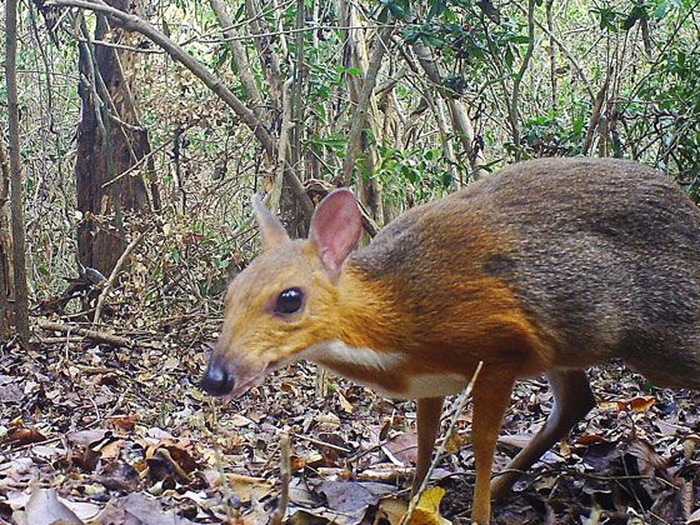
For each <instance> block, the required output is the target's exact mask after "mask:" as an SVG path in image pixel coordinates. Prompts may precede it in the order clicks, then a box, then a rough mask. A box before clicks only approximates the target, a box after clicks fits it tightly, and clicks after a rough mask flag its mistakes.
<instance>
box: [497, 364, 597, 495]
mask: <svg viewBox="0 0 700 525" xmlns="http://www.w3.org/2000/svg"><path fill="white" fill-rule="evenodd" d="M547 380H548V381H549V384H550V386H551V388H552V391H553V393H554V407H552V412H551V413H550V414H549V417H548V418H547V421H546V422H545V424H544V426H543V427H542V428H541V429H540V431H539V432H538V433H537V434H536V435H535V436H534V437H533V438H532V440H531V441H530V442H529V443H528V444H527V446H526V447H525V448H524V449H523V450H521V451H520V453H518V455H517V456H515V458H513V461H511V463H510V465H508V468H507V471H506V472H504V473H503V474H501V475H498V476H497V477H496V479H494V481H493V483H492V484H491V494H492V497H493V499H499V498H502V497H504V496H505V495H506V494H507V493H508V492H509V491H510V488H511V487H512V486H513V483H515V482H516V481H517V479H518V477H519V476H520V473H521V472H523V471H526V470H528V469H529V468H530V467H531V466H532V465H533V464H534V463H535V462H536V461H537V460H538V459H540V458H541V457H542V454H544V453H545V452H546V451H547V450H549V448H550V447H551V446H552V445H554V444H555V443H557V442H558V441H559V440H560V439H562V438H563V437H564V436H565V435H566V434H567V433H568V432H569V431H570V430H571V428H572V427H573V426H574V425H575V424H576V423H577V422H578V421H580V420H581V419H583V417H584V416H585V415H586V414H588V412H589V411H590V410H591V409H592V408H593V407H594V406H595V398H594V397H593V392H591V387H590V384H589V383H588V378H587V377H586V373H585V372H584V371H583V370H556V369H555V370H550V371H549V372H548V373H547Z"/></svg>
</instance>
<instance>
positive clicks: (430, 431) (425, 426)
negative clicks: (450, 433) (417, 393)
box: [411, 397, 445, 494]
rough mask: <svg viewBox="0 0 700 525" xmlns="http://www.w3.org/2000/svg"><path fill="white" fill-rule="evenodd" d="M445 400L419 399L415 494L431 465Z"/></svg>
mask: <svg viewBox="0 0 700 525" xmlns="http://www.w3.org/2000/svg"><path fill="white" fill-rule="evenodd" d="M444 400H445V398H444V397H425V398H422V399H419V400H418V412H417V414H416V419H417V422H418V462H417V464H416V475H415V476H414V477H413V486H412V490H411V492H412V493H413V494H415V493H416V491H417V490H418V487H420V484H421V483H422V482H423V478H425V475H426V474H427V473H428V468H429V467H430V459H431V457H432V452H433V448H434V447H435V439H436V438H437V433H438V427H439V426H440V415H441V414H442V403H443V401H444Z"/></svg>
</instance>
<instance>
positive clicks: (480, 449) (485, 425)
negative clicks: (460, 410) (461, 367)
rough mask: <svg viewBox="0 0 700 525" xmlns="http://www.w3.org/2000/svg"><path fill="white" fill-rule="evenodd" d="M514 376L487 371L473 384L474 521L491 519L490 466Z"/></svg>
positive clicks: (481, 524)
mask: <svg viewBox="0 0 700 525" xmlns="http://www.w3.org/2000/svg"><path fill="white" fill-rule="evenodd" d="M514 383H515V376H514V375H509V374H507V373H504V372H503V371H501V372H500V373H499V372H490V371H484V372H482V374H481V376H480V377H479V379H478V380H477V383H476V386H475V388H474V436H473V442H474V456H475V460H476V487H475V489H474V506H473V507H472V523H476V524H478V525H488V523H489V520H490V519H491V487H490V481H491V469H492V467H493V455H494V453H495V452H496V441H497V440H498V433H499V432H500V430H501V425H502V424H503V415H504V414H505V411H506V408H508V404H509V403H510V395H511V392H512V390H513V384H514Z"/></svg>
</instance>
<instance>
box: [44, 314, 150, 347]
mask: <svg viewBox="0 0 700 525" xmlns="http://www.w3.org/2000/svg"><path fill="white" fill-rule="evenodd" d="M37 325H38V326H39V328H41V329H42V330H51V331H54V332H61V333H64V334H69V335H70V334H76V335H80V336H82V337H84V338H85V339H90V340H91V341H95V342H98V343H107V344H110V345H114V346H122V347H124V348H135V347H139V346H140V347H144V348H159V347H157V346H156V345H153V344H149V343H139V342H138V341H135V340H134V339H131V338H127V337H120V336H118V335H114V334H110V333H107V332H102V331H99V330H89V329H87V328H80V327H77V326H73V325H68V324H63V323H55V322H53V321H45V320H43V319H39V320H38V321H37Z"/></svg>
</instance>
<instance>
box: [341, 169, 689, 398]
mask: <svg viewBox="0 0 700 525" xmlns="http://www.w3.org/2000/svg"><path fill="white" fill-rule="evenodd" d="M354 260H355V262H356V263H357V264H359V265H360V266H362V267H363V268H364V269H365V270H366V271H368V272H370V273H371V274H372V275H374V276H375V277H376V278H377V279H379V280H383V281H385V282H391V283H393V286H394V287H395V288H397V287H400V286H401V285H400V283H399V281H401V282H404V283H405V285H407V286H405V285H404V287H405V288H406V290H407V294H408V296H407V299H406V300H407V301H409V302H411V303H412V304H413V305H414V306H413V309H414V310H415V311H416V312H417V315H419V316H420V315H421V314H425V316H426V317H427V318H429V319H430V322H434V320H435V319H436V318H439V317H440V313H439V312H436V311H435V310H436V308H437V307H436V305H445V310H444V313H445V315H450V316H454V315H455V314H456V313H459V312H460V303H461V304H462V305H464V303H468V302H472V303H474V304H476V303H478V301H479V300H481V299H480V298H479V297H476V298H475V297H474V291H473V290H474V287H470V286H466V287H465V286H464V283H465V282H469V281H473V280H475V279H476V280H483V276H484V275H487V276H490V277H493V278H495V279H497V280H499V281H501V282H505V283H506V284H507V286H508V288H509V289H510V290H512V292H513V293H514V295H515V296H516V297H517V299H518V300H519V302H520V304H521V307H522V309H523V310H524V312H525V315H526V316H527V318H528V319H530V320H531V322H532V324H533V325H534V326H535V327H536V329H537V330H538V333H539V335H540V337H541V338H542V340H543V341H545V342H546V344H547V345H548V346H549V347H550V348H551V349H552V352H553V353H554V356H555V357H554V363H553V364H554V365H555V366H562V367H568V366H573V367H582V366H587V365H589V364H592V363H595V362H600V361H604V360H606V359H608V358H611V357H623V358H624V359H625V360H626V361H628V362H629V363H630V364H632V365H633V366H635V367H636V368H638V369H639V370H640V371H641V372H643V373H644V374H645V375H647V377H649V378H650V379H651V380H653V381H656V382H658V383H660V384H663V385H684V386H696V387H700V376H699V375H698V374H697V371H698V370H700V211H698V209H697V207H696V206H695V205H694V204H693V203H692V202H691V201H690V200H689V199H688V198H687V197H685V196H684V195H683V194H682V193H681V191H680V189H679V188H678V187H677V185H676V184H675V182H673V181H672V180H671V179H670V178H668V177H666V176H664V175H662V174H660V173H658V172H657V171H654V170H652V169H649V168H645V167H643V166H641V165H639V164H637V163H633V162H627V161H621V160H612V159H605V160H603V159H585V158H583V159H546V160H538V161H529V162H525V163H520V164H516V165H514V166H512V167H509V168H506V169H504V170H503V171H501V172H499V173H497V174H494V175H490V176H487V177H485V178H484V179H483V180H482V181H480V182H478V183H475V184H473V185H471V186H470V187H469V188H467V189H465V190H463V191H461V192H458V193H456V194H454V195H452V196H450V197H448V198H446V199H443V200H442V201H436V202H433V203H430V204H427V205H425V206H421V207H418V208H415V209H414V210H411V211H409V212H407V213H406V214H404V215H402V216H401V217H399V218H398V219H397V220H396V221H394V223H392V224H390V225H389V226H388V227H387V228H386V229H385V230H384V231H383V232H382V233H381V234H380V235H378V236H377V238H376V239H375V241H374V242H373V243H372V245H370V246H369V247H368V248H365V249H364V250H362V251H360V252H359V253H358V255H357V256H356V257H354ZM469 306H470V307H471V306H472V305H469ZM462 311H464V309H462ZM430 322H426V323H419V326H420V330H423V331H425V330H430ZM444 337H445V338H448V337H449V334H444Z"/></svg>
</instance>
